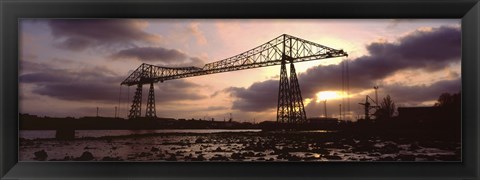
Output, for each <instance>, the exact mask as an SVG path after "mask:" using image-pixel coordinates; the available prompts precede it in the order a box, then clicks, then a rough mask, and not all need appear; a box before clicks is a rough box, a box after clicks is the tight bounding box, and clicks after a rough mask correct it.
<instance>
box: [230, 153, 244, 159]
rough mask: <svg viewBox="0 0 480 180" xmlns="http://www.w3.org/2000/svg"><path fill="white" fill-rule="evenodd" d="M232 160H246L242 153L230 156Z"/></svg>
mask: <svg viewBox="0 0 480 180" xmlns="http://www.w3.org/2000/svg"><path fill="white" fill-rule="evenodd" d="M230 158H232V159H235V160H240V159H245V157H244V156H243V155H242V154H240V153H233V154H232V155H231V156H230Z"/></svg>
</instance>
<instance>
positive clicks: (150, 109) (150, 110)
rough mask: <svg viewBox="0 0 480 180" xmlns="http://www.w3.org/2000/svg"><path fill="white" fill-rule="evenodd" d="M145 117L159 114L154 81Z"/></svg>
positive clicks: (153, 116) (149, 93) (151, 84)
mask: <svg viewBox="0 0 480 180" xmlns="http://www.w3.org/2000/svg"><path fill="white" fill-rule="evenodd" d="M145 117H147V118H156V117H157V114H156V113H155V91H154V89H153V82H152V83H150V90H149V91H148V100H147V112H146V113H145Z"/></svg>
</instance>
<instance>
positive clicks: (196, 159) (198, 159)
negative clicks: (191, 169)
mask: <svg viewBox="0 0 480 180" xmlns="http://www.w3.org/2000/svg"><path fill="white" fill-rule="evenodd" d="M205 160H206V159H205V157H203V154H200V155H198V156H197V158H193V159H192V161H205Z"/></svg>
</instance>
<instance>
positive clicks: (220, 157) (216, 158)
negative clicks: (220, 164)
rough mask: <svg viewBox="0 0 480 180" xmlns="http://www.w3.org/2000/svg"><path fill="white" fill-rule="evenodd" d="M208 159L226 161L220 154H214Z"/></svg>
mask: <svg viewBox="0 0 480 180" xmlns="http://www.w3.org/2000/svg"><path fill="white" fill-rule="evenodd" d="M210 161H228V158H227V157H225V156H222V155H219V154H217V155H215V156H213V157H212V158H210Z"/></svg>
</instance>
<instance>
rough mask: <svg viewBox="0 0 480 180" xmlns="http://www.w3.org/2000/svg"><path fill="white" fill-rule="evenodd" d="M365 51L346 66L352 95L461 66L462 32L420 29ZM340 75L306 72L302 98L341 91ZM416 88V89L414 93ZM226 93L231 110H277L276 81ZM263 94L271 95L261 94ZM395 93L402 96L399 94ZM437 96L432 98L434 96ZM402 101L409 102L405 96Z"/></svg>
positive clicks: (325, 69)
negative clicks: (400, 75)
mask: <svg viewBox="0 0 480 180" xmlns="http://www.w3.org/2000/svg"><path fill="white" fill-rule="evenodd" d="M366 49H367V50H368V53H369V54H368V55H364V56H361V57H358V58H356V59H354V60H351V61H350V63H349V74H350V76H349V77H350V89H351V90H352V91H360V90H364V89H366V88H371V87H373V85H375V82H376V81H379V80H382V79H384V78H386V77H389V76H391V75H393V74H394V73H396V72H399V71H401V70H408V69H421V70H424V71H427V72H434V71H438V70H442V69H444V68H446V67H447V66H448V65H449V64H450V63H455V62H460V59H461V31H460V29H459V28H453V27H439V28H431V29H427V30H425V29H422V30H417V31H414V32H412V33H410V34H408V35H406V36H404V37H402V38H399V40H398V42H382V43H378V42H375V43H371V44H369V45H367V47H366ZM341 73H342V66H341V65H327V66H316V67H312V68H309V69H308V70H307V71H306V72H304V73H301V74H299V75H298V79H299V83H300V87H301V91H302V96H303V97H304V98H306V97H315V94H316V93H317V92H318V91H324V90H338V89H341V75H342V74H341ZM433 87H435V86H433ZM452 87H453V86H452ZM395 88H400V86H398V87H392V88H391V89H389V90H388V91H392V92H394V90H395ZM415 88H419V89H418V90H415ZM437 88H439V87H437ZM421 89H422V87H412V89H406V90H408V91H410V93H417V91H421ZM229 92H230V93H231V95H233V96H234V97H236V98H237V99H236V100H235V101H234V105H233V108H234V109H240V110H246V111H256V110H257V109H261V110H266V109H270V108H274V107H276V103H275V102H276V100H277V99H276V95H275V94H276V93H278V81H273V80H268V81H263V82H257V83H254V84H253V85H252V86H250V87H248V88H246V89H243V88H240V89H238V88H237V89H235V88H230V89H229ZM264 92H270V93H271V94H263V93H264ZM397 93H398V94H402V93H400V91H399V92H397ZM272 94H273V95H272ZM403 94H404V93H403ZM420 94H422V93H420ZM422 95H424V97H425V98H426V99H428V98H432V95H429V94H428V93H425V94H422ZM436 95H437V94H433V96H436ZM403 97H405V98H406V100H410V99H409V98H407V96H403ZM417 98H418V97H417ZM402 100H403V99H402ZM267 102H270V103H267ZM249 106H251V107H249ZM259 111H260V110H259Z"/></svg>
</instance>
